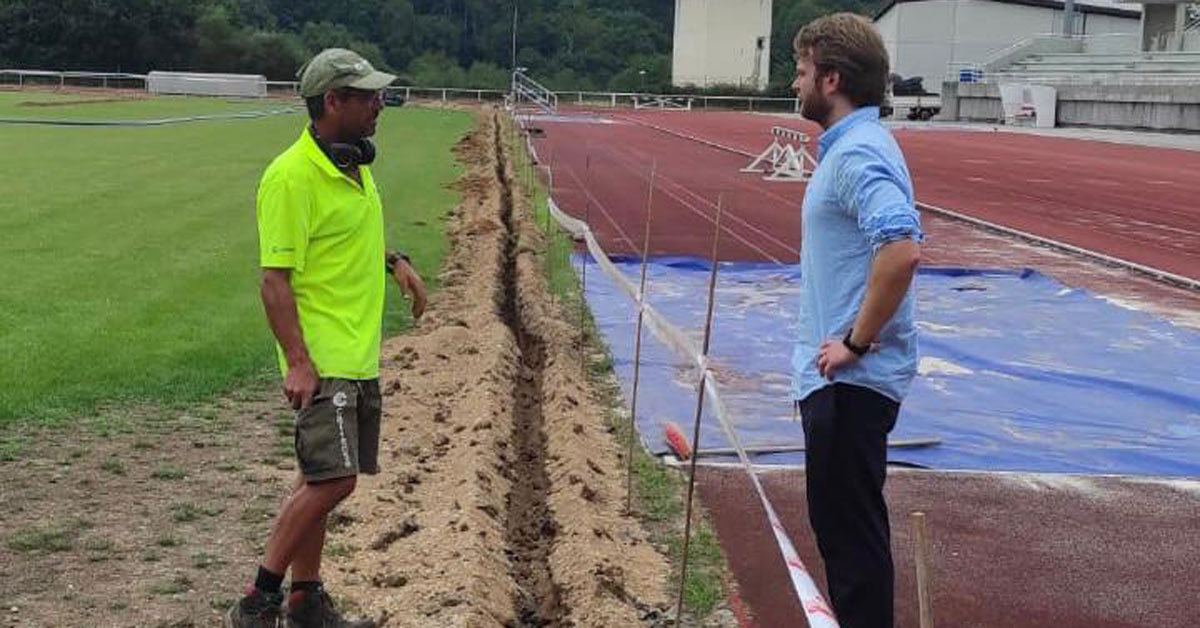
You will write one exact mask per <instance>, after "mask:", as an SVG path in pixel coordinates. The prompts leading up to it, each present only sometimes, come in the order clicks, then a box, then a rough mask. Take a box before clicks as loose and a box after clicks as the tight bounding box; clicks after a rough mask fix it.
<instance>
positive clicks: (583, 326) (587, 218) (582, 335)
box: [547, 153, 592, 375]
mask: <svg viewBox="0 0 1200 628" xmlns="http://www.w3.org/2000/svg"><path fill="white" fill-rule="evenodd" d="M591 174H592V155H591V154H590V153H589V154H588V156H587V161H586V162H585V165H584V175H583V180H584V185H583V189H584V191H585V193H584V196H585V197H586V198H587V203H585V204H584V206H583V223H584V224H585V225H588V228H589V229H591V223H592V199H591V197H589V196H587V194H586V191H587V187H588V186H587V184H588V183H589V182H590V177H591ZM547 211H549V208H547ZM587 263H588V248H587V245H586V243H585V245H584V247H583V263H582V264H581V266H582V268H581V269H580V271H579V276H580V288H579V372H580V373H581V374H583V375H587V318H586V317H585V316H584V312H585V311H586V307H585V306H586V304H587Z"/></svg>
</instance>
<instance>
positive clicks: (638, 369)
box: [625, 161, 658, 514]
mask: <svg viewBox="0 0 1200 628" xmlns="http://www.w3.org/2000/svg"><path fill="white" fill-rule="evenodd" d="M657 172H658V162H657V161H655V162H654V163H652V164H651V165H650V188H649V190H648V191H647V193H646V231H645V233H644V234H642V279H641V283H640V284H638V298H637V305H638V316H637V335H636V336H635V339H634V341H633V397H632V398H631V400H630V402H629V433H628V434H626V438H625V440H626V443H625V512H627V513H631V514H632V513H633V438H634V435H636V434H637V402H638V382H639V381H640V380H641V374H642V318H643V312H644V310H643V307H644V304H645V303H646V260H647V258H648V257H649V256H650V210H651V208H653V207H654V176H655V174H656V173H657Z"/></svg>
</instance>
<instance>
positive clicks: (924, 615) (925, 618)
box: [912, 512, 933, 628]
mask: <svg viewBox="0 0 1200 628" xmlns="http://www.w3.org/2000/svg"><path fill="white" fill-rule="evenodd" d="M912 522H913V547H914V549H915V552H916V563H917V606H918V609H919V612H920V623H919V626H920V628H933V604H932V602H931V601H930V599H929V532H928V530H927V529H926V527H925V513H923V512H914V513H912Z"/></svg>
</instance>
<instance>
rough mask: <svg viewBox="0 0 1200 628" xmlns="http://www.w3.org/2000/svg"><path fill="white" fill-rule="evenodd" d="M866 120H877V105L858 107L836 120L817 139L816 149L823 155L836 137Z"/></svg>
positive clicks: (836, 139)
mask: <svg viewBox="0 0 1200 628" xmlns="http://www.w3.org/2000/svg"><path fill="white" fill-rule="evenodd" d="M866 121H873V122H878V121H879V107H873V106H868V107H859V108H858V109H855V110H854V111H853V112H851V113H850V115H847V116H846V117H845V118H842V119H841V120H838V121H837V124H834V125H833V126H832V127H829V129H827V130H826V131H825V132H824V133H822V134H821V139H819V140H817V149H818V150H819V151H820V153H821V155H824V154H825V153H826V152H827V151H828V150H829V149H830V147H832V146H833V144H834V142H836V141H838V138H840V137H841V136H843V135H845V134H846V132H847V131H849V130H850V129H852V128H854V127H856V126H858V125H859V124H860V123H862V122H866Z"/></svg>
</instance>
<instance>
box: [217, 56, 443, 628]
mask: <svg viewBox="0 0 1200 628" xmlns="http://www.w3.org/2000/svg"><path fill="white" fill-rule="evenodd" d="M301 72H302V73H301V79H300V93H301V95H302V96H303V97H304V99H305V103H306V105H307V107H308V112H309V117H310V118H311V120H312V123H311V125H309V127H308V128H306V129H305V130H304V132H303V133H302V134H301V135H300V139H299V140H297V141H296V143H295V144H293V145H292V146H291V147H290V148H288V149H287V150H286V151H284V152H283V154H281V155H279V156H278V157H277V158H275V160H274V161H273V162H272V163H271V165H270V166H269V167H268V168H267V170H266V172H264V173H263V177H262V182H261V184H260V185H259V190H258V205H257V214H258V230H259V247H260V263H261V266H262V268H263V275H262V286H261V288H262V290H261V291H262V300H263V305H264V308H265V309H266V313H267V320H268V322H269V323H270V326H271V331H272V332H273V333H274V334H275V338H276V340H277V341H278V347H277V348H278V354H279V365H280V370H281V371H282V372H283V375H284V394H285V395H287V398H288V400H289V401H290V402H291V404H292V407H293V408H295V409H296V411H297V414H296V457H297V460H298V461H299V466H300V477H299V478H298V480H297V486H296V489H295V491H294V492H293V493H292V495H291V497H290V498H289V499H288V500H287V502H286V503H285V504H284V506H283V508H282V510H281V511H280V512H279V516H278V517H277V519H276V521H275V527H274V529H273V530H272V532H271V538H270V540H269V541H268V543H267V551H266V558H265V560H264V561H263V564H262V565H261V566H260V567H259V570H258V575H257V577H256V578H255V582H254V584H253V585H252V586H251V587H250V589H249V591H247V593H246V596H245V597H243V598H242V599H241V600H240V601H238V603H236V604H235V605H234V606H233V608H231V609H230V611H229V615H228V617H227V624H228V625H229V626H230V627H233V628H251V627H253V628H261V627H270V628H275V627H276V626H279V625H283V624H282V608H281V607H282V603H283V594H282V591H281V585H282V583H283V578H284V574H285V572H286V571H287V569H288V567H291V569H292V587H291V595H290V596H289V597H288V609H287V618H286V625H287V626H290V627H294V628H308V627H310V626H321V627H331V626H338V627H344V628H372V627H373V626H375V623H374V622H372V621H370V620H359V621H348V620H346V619H343V618H342V617H341V616H340V615H339V614H338V613H337V611H336V610H335V609H334V608H333V606H332V603H331V602H330V599H329V596H328V595H327V594H326V593H325V591H324V588H323V587H322V585H321V578H320V567H321V550H322V548H323V546H324V542H325V522H326V517H327V515H328V514H329V512H330V511H332V510H333V508H334V507H336V506H337V505H338V503H340V502H341V501H342V500H343V499H345V498H346V497H347V496H349V495H350V494H351V493H352V492H353V491H354V487H355V484H356V482H357V477H358V474H359V473H368V474H374V473H378V471H379V465H378V453H379V429H380V425H379V424H380V415H381V408H382V401H381V397H380V392H379V351H380V342H381V333H382V332H381V327H382V323H383V298H384V283H385V278H384V274H385V273H386V272H388V271H390V272H391V273H392V274H393V275H394V276H395V278H396V279H397V281H399V282H400V284H401V286H402V287H403V288H404V289H405V291H406V292H408V293H409V294H411V295H412V296H413V299H414V300H413V314H414V316H417V317H419V316H420V315H421V313H422V311H423V309H424V302H425V296H424V290H425V289H424V286H423V285H422V283H421V280H420V278H419V277H418V276H417V274H416V273H415V272H414V271H413V270H412V268H411V267H410V266H409V264H408V260H407V258H403V256H401V255H396V254H391V253H385V249H384V236H383V207H382V205H381V203H380V200H379V194H378V191H377V190H376V188H375V181H374V179H373V178H372V176H371V170H370V168H369V167H368V164H370V163H371V161H372V160H373V159H374V156H375V149H374V146H373V145H372V144H371V143H370V141H369V140H368V139H367V138H368V137H370V136H372V135H374V133H375V123H376V120H377V118H378V116H379V112H380V110H381V109H382V106H383V101H382V92H381V90H382V89H383V88H384V87H386V86H387V85H388V84H389V83H391V82H392V81H393V80H394V79H395V77H394V76H392V75H390V74H386V73H383V72H378V71H376V70H375V69H374V68H372V67H371V64H370V63H368V62H367V61H366V60H364V59H363V58H362V57H360V56H359V55H357V54H355V53H354V52H351V51H349V50H343V49H338V48H331V49H329V50H325V51H323V52H321V53H320V54H318V55H317V56H315V57H313V59H312V60H311V61H309V62H308V63H307V64H306V65H305V67H304V68H303V69H302V71H301ZM385 269H386V270H385Z"/></svg>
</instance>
